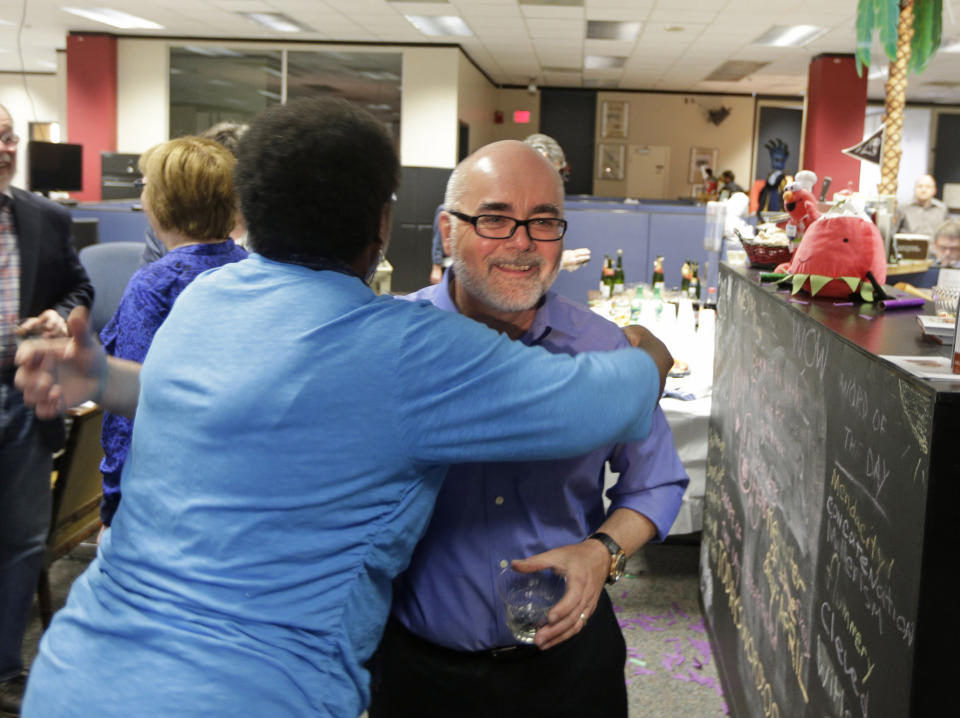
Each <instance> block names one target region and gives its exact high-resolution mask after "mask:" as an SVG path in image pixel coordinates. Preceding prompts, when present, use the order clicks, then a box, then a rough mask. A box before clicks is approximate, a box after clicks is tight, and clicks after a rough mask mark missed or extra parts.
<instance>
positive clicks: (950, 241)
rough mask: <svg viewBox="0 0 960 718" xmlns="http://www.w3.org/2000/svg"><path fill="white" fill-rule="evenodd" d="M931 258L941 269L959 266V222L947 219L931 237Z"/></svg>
mask: <svg viewBox="0 0 960 718" xmlns="http://www.w3.org/2000/svg"><path fill="white" fill-rule="evenodd" d="M931 249H932V251H931V253H930V254H931V256H932V257H933V258H934V260H935V261H936V264H937V265H939V266H941V267H955V266H960V221H957V220H955V219H948V220H947V221H946V222H944V223H943V224H941V225H940V226H939V227H937V230H936V232H934V235H933V246H932V248H931Z"/></svg>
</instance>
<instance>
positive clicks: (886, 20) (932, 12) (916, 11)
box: [857, 0, 943, 195]
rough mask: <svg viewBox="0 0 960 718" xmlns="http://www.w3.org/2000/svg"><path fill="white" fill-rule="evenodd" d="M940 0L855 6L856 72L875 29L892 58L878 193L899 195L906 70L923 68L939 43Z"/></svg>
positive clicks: (873, 0) (869, 0) (885, 0)
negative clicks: (898, 181) (898, 178)
mask: <svg viewBox="0 0 960 718" xmlns="http://www.w3.org/2000/svg"><path fill="white" fill-rule="evenodd" d="M942 17H943V5H942V0H859V3H858V5H857V72H858V73H862V71H863V68H864V67H865V66H867V67H868V66H869V65H870V47H871V45H872V43H873V31H874V30H875V29H876V30H878V31H879V33H880V44H881V45H882V46H883V50H884V52H885V53H886V55H887V57H888V58H889V59H890V74H889V77H888V78H887V84H886V86H885V88H884V94H885V99H884V113H883V121H884V122H885V123H886V130H885V134H884V141H883V157H882V159H881V163H880V194H881V195H884V194H887V195H896V194H897V174H898V173H899V171H900V155H901V154H902V150H901V149H900V138H901V136H902V134H903V109H904V107H905V106H906V103H907V74H908V73H909V72H915V73H919V72H923V71H924V70H925V69H926V67H927V65H928V64H929V62H930V59H931V58H932V57H933V55H934V53H936V51H937V48H939V47H940V25H941V20H942Z"/></svg>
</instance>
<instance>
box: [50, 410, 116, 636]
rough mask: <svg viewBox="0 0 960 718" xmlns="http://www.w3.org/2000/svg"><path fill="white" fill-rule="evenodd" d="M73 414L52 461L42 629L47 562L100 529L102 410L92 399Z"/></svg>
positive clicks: (70, 411) (51, 610) (68, 551)
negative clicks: (65, 438)
mask: <svg viewBox="0 0 960 718" xmlns="http://www.w3.org/2000/svg"><path fill="white" fill-rule="evenodd" d="M67 416H68V417H72V420H73V421H72V425H71V427H70V433H69V434H68V435H67V443H66V446H65V448H64V450H63V451H62V452H61V453H60V455H59V456H57V458H56V459H55V461H54V477H55V478H54V484H53V509H52V514H51V521H50V533H49V535H48V536H47V550H46V553H45V555H44V557H43V570H42V571H41V572H40V581H39V583H38V584H37V602H38V603H39V604H40V619H41V621H42V622H43V627H44V629H46V628H47V626H49V625H50V619H51V618H52V617H53V606H52V602H51V598H50V576H49V569H50V565H51V564H52V563H53V562H54V561H56V560H57V559H59V558H62V557H63V556H66V555H67V554H68V553H70V551H72V550H73V549H74V547H76V546H77V544H79V543H80V542H82V541H83V540H84V539H86V538H87V537H89V536H92V535H93V534H95V533H96V532H97V531H98V530H99V529H100V496H101V494H102V492H103V485H102V483H101V481H102V480H101V476H100V459H102V458H103V449H102V448H101V446H100V430H101V428H102V426H103V409H101V408H100V407H99V406H97V405H96V404H93V403H92V402H90V403H87V404H84V405H81V406H79V407H77V408H75V409H70V410H69V411H68V412H67Z"/></svg>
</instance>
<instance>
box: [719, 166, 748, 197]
mask: <svg viewBox="0 0 960 718" xmlns="http://www.w3.org/2000/svg"><path fill="white" fill-rule="evenodd" d="M737 192H743V187H741V186H740V185H738V184H737V183H736V181H735V178H734V174H733V172H732V171H731V170H724V171H723V173H721V175H720V194H719V198H720V199H721V200H725V199H729V198H730V196H731V195H733V194H736V193H737Z"/></svg>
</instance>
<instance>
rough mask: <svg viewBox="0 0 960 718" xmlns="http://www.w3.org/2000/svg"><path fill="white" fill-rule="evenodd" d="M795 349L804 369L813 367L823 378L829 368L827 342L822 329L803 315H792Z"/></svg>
mask: <svg viewBox="0 0 960 718" xmlns="http://www.w3.org/2000/svg"><path fill="white" fill-rule="evenodd" d="M791 319H792V320H793V351H794V353H795V354H796V355H797V356H798V357H799V358H800V361H801V362H802V364H803V367H804V368H803V371H804V372H805V371H806V370H807V369H813V370H814V371H815V372H816V373H817V375H818V376H819V377H820V379H821V381H822V380H823V372H824V371H825V370H826V368H827V343H826V342H825V341H824V339H823V337H822V335H821V331H820V329H819V328H818V327H817V326H816V325H814V324H811V323H810V322H809V321H807V319H806V317H803V316H792V317H791Z"/></svg>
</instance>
